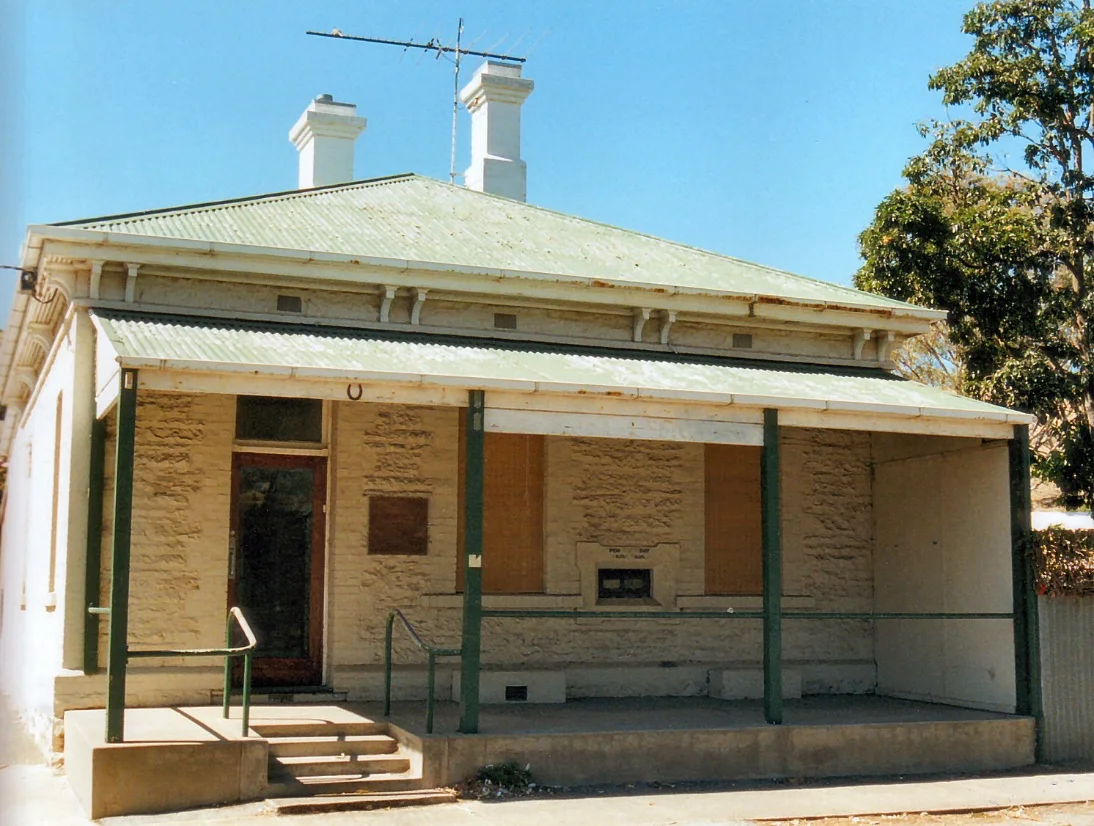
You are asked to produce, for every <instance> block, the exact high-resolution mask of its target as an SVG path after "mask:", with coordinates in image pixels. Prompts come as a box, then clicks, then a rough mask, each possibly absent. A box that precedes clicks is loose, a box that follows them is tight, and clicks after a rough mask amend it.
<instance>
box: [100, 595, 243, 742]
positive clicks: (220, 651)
mask: <svg viewBox="0 0 1094 826" xmlns="http://www.w3.org/2000/svg"><path fill="white" fill-rule="evenodd" d="M95 613H105V611H104V610H103V609H97V610H96V611H95ZM233 619H234V620H235V621H236V624H237V625H238V626H239V630H240V631H242V632H243V636H245V637H246V638H247V644H246V645H238V646H234V647H233V646H232V620H233ZM224 643H225V645H224V648H174V649H159V650H145V651H128V652H127V656H128V657H129V658H130V659H132V658H140V657H224V719H225V720H227V719H228V708H229V706H230V704H231V696H232V658H234V657H243V736H244V737H246V736H247V731H248V729H249V728H250V725H249V724H250V719H251V661H252V658H253V656H254V650H255V648H256V647H257V646H258V638H257V637H255V634H254V631H252V630H251V624H250V623H249V622H247V618H246V617H245V616H243V612H242V611H241V610H240V609H239V608H238V607H234V608H231V609H229V611H228V620H227V623H226V626H225V630H224Z"/></svg>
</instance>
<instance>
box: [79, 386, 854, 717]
mask: <svg viewBox="0 0 1094 826" xmlns="http://www.w3.org/2000/svg"><path fill="white" fill-rule="evenodd" d="M140 398H141V401H140V404H139V407H138V413H137V420H138V427H137V462H136V485H135V501H134V527H133V570H132V603H131V605H132V608H131V632H130V644H131V645H133V646H157V647H159V646H170V647H174V646H187V647H189V646H194V647H196V646H206V645H218V644H219V643H220V639H221V635H222V634H223V622H224V610H225V607H226V571H227V534H228V523H229V504H230V495H231V452H232V435H233V414H234V398H233V397H231V396H213V395H187V394H171V393H142V394H141V397H140ZM330 416H331V422H332V423H331V430H330V433H331V436H330V439H331V441H330V454H331V458H330V470H329V473H330V482H331V483H330V485H329V491H330V502H329V509H328V542H327V544H328V548H327V555H328V561H327V598H326V599H327V604H326V621H325V641H324V656H325V660H326V674H327V679H328V681H329V682H332V683H333V684H334V686H335V687H336V688H338V689H340V690H347V691H350V693H351V695H354V696H372V693H373V691H374V687H375V685H376V674H377V669H378V668H379V666H380V665H381V663H382V658H383V636H384V621H385V619H386V616H387V613H388V612H389V611H390V610H391V609H392V608H400V609H402V610H403V611H404V612H405V613H406V614H407V616H409V617H410V618H411V620H412V621H413V622H414V623H415V625H416V626H417V627H418V629H419V631H420V632H421V634H422V636H423V637H425V638H426V639H428V640H430V641H431V642H434V643H436V644H439V645H446V646H452V647H458V645H459V642H460V616H461V612H460V608H459V604H460V601H459V597H458V595H457V594H456V592H455V584H456V578H455V572H456V548H457V525H458V514H457V507H458V479H457V472H458V434H459V420H458V411H457V410H456V409H455V408H439V407H413V406H400V405H385V404H368V403H352V402H338V403H334V404H333V405H331V407H330ZM870 450H871V447H870V439H869V436H868V435H864V434H857V433H848V432H836V431H819V430H795V429H787V430H785V431H784V435H783V441H782V455H783V486H782V493H783V513H784V521H783V537H784V554H785V588H784V593H785V594H787V595H789V596H792V597H794V598H795V599H796V600H797V601H798V604H799V605H804V606H807V607H815V608H817V609H823V610H841V609H842V610H868V609H869V608H870V607H871V604H872V585H871V583H872V570H873V568H872V564H873V563H872V558H871V549H872V545H873V527H872V526H873V516H872V506H871V495H872V494H871V485H870V456H871V454H870ZM107 451H108V456H112V455H113V439H112V437H111V442H110V444H109V445H108V448H107ZM546 451H547V455H546V474H547V482H546V485H545V500H546V501H545V525H546V535H545V543H544V546H545V595H543V596H540V597H537V598H518V599H517V600H516V602H517V604H521V601H522V599H523V600H525V602H524V604H526V605H530V606H531V605H532V604H533V603H535V604H536V605H539V606H554V605H556V603H557V606H561V605H572V606H574V605H575V604H574V602H573V600H574V598H575V595H578V594H580V593H581V590H582V586H583V583H582V582H581V571H582V559H581V557H580V554H582V553H587V552H588V551H587V549H588V548H589V547H590V546H589V545H587V544H586V543H593V544H594V545H596V546H602V545H622V546H645V547H649V546H660V547H663V548H664V547H671V548H673V549H674V551H673V553H674V556H673V562H672V564H673V565H674V566H675V569H676V582H675V594H676V598H677V599H682V598H689V599H692V600H695V599H700V600H701V599H702V592H703V544H704V542H703V530H704V523H703V498H704V497H703V448H702V446H701V445H694V444H686V443H678V442H653V441H622V440H604V439H586V438H563V437H549V438H548V439H547V441H546ZM108 465H109V463H108ZM108 470H109V469H108ZM110 475H111V474H110V473H109V472H108V477H109V476H110ZM111 490H112V482H111V481H110V480H109V478H108V484H107V504H106V507H105V510H106V516H107V519H106V520H105V522H106V524H105V525H104V548H109V544H108V543H109V536H110V532H111V525H110V520H109V515H110V504H109V503H110V492H111ZM381 493H382V494H392V493H399V494H407V495H414V496H425V497H428V498H429V553H428V555H427V556H422V557H413V556H400V557H395V556H376V555H371V556H370V555H369V553H368V499H369V497H370V496H371V495H374V494H381ZM582 549H586V550H582ZM103 568H104V570H103V583H104V584H103V594H102V600H103V604H107V603H108V600H109V594H108V586H107V583H108V582H109V555H108V554H104V565H103ZM585 568H586V570H588V566H585ZM586 587H587V585H586ZM552 601H555V602H552ZM578 604H580V603H578ZM557 606H556V607H557ZM575 607H576V606H575ZM665 607H668V608H672V607H675V606H672V605H669V606H665ZM103 627H104V632H105V623H103ZM395 639H396V645H395V658H396V662H397V663H400V664H402V665H406V666H414V665H421V664H422V663H423V662H424V657H423V656H422V654H421V652H419V651H418V650H417V649H415V648H414V647H413V646H412V645H411V644H410V643H409V641H408V640H407V639H406V636H405V635H403V634H396V638H395ZM100 651H101V657H102V662H103V663H105V654H106V640H105V633H104V634H103V636H102V638H101V641H100ZM784 651H785V656H786V658H787V659H788V660H793V661H798V662H804V663H809V662H813V663H818V662H819V663H821V664H824V665H825V666H826V667H827V666H829V665H833V664H835V665H838V664H841V663H858V664H863V663H872V660H873V637H872V632H871V630H870V628H869V625H868V624H865V623H857V622H828V621H798V622H793V621H788V622H787V623H786V624H785V639H784ZM760 658H761V625H760V622H759V621H758V620H724V621H717V620H683V619H681V620H633V619H630V620H628V619H618V620H616V619H577V620H566V619H542V620H526V619H519V620H518V619H494V620H487V621H485V623H484V628H483V662H484V663H485V664H486V665H487V666H493V667H498V666H502V665H509V666H512V665H521V666H523V667H531V668H560V667H567V666H570V667H572V666H575V665H576V666H582V665H584V666H586V667H588V666H590V665H593V664H595V665H596V666H599V667H615V666H635V667H641V666H646V667H653V668H656V667H658V666H660V665H662V664H665V663H677V664H681V665H684V664H689V663H691V664H709V665H712V666H714V665H732V664H748V665H758V663H759V662H760ZM156 665H157V664H156V663H152V662H145V663H141V665H140V668H139V669H138V670H139V671H140V672H141V674H142V675H143V674H144V673H145V672H146V670H149V669H154V668H155V667H156ZM163 665H164V666H170V667H171V668H170V669H168V670H164V671H163V672H161V673H162V674H164V675H165V679H170V680H175V681H177V680H178V677H177V676H171V675H172V674H176V673H177V669H178V668H186V667H188V666H190V665H191V664H188V663H185V662H179V661H171V662H170V663H166V662H165V663H163ZM192 667H193V668H194V669H195V671H194V673H195V674H196V673H197V671H196V669H199V668H200V669H204V670H203V672H202V673H204V674H206V675H207V676H206V677H204V678H202V680H197V681H196V682H195V681H194V680H189V681H186V685H187V686H188V688H187V691H188V692H190V693H193V694H195V700H196V699H197V695H199V694H201V692H203V691H208V690H212V689H215V688H216V685H217V677H216V670H215V668H211V667H210V665H209V663H204V662H202V663H198V662H196V661H195V662H193V663H192ZM810 673H812V672H810ZM816 673H817V674H822V675H823V674H828V673H830V672H825V671H824V670H823V669H821V670H820V671H817V672H816ZM803 674H804V676H803V688H804V689H805V690H806V691H807V692H808V691H839V690H845V689H846V688H847V686H846V685H842V684H841V683H840V682H839V680H838V679H837V678H834V677H833V678H831V679H830V680H829V681H828V682H825V679H827V678H824V677H823V676H822V677H816V676H814V677H809V676H808V674H806V673H805V672H803ZM140 679H141V680H144V679H145V678H144V677H143V676H141V677H140ZM598 679H599V678H598ZM612 679H614V678H612ZM810 679H812V680H813V682H812V683H810V682H809V680H810ZM199 683H200V685H199ZM206 683H207V685H206ZM140 684H142V685H143V684H144V683H143V682H142V683H140ZM178 684H179V685H182V683H178ZM149 685H151V684H150V683H149ZM399 685H400V683H399V682H398V681H397V682H396V686H397V690H398V686H399ZM867 687H869V686H867ZM160 688H162V686H161V687H160ZM858 688H859V689H861V688H862V686H858ZM689 690H690V689H689ZM704 690H705V689H704V688H703V687H702V686H698V687H696V688H695V691H696V692H699V693H702V691H704ZM83 691H84V687H82V686H77V685H75V684H73V685H72V686H70V687H66V692H68V693H70V695H71V696H82V695H81V692H83ZM148 691H152V689H151V688H149V689H148ZM411 693H413V692H411ZM149 696H152V695H151V694H150V695H149ZM138 701H140V698H138Z"/></svg>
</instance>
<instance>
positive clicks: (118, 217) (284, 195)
mask: <svg viewBox="0 0 1094 826" xmlns="http://www.w3.org/2000/svg"><path fill="white" fill-rule="evenodd" d="M420 177H422V176H421V175H418V174H416V173H414V172H400V173H397V174H394V175H383V176H380V177H378V178H364V179H362V180H359V181H345V182H343V183H340V184H327V185H326V186H316V187H312V188H310V189H285V190H282V191H280V192H265V193H262V194H260V195H243V196H241V197H237V198H224V199H222V200H218V201H202V202H199V203H196V204H180V205H178V206H172V207H161V208H159V209H147V210H138V211H136V212H120V213H116V214H113V215H100V216H98V217H95V218H78V219H76V220H73V221H55V222H53V223H51V224H48V225H47V226H52V227H78V226H81V225H84V224H100V223H103V222H105V221H122V220H139V219H142V218H152V217H155V216H157V215H166V214H169V213H170V214H174V215H186V214H189V213H193V212H199V211H201V210H208V211H212V210H215V209H218V208H225V207H230V206H234V205H236V204H248V203H261V202H264V201H278V200H282V201H287V200H292V199H295V198H307V197H310V196H312V195H318V194H321V193H324V192H331V191H333V190H336V189H352V188H354V187H366V186H374V185H376V184H385V183H392V182H394V181H400V180H406V179H410V178H420ZM438 183H440V182H439V181H438Z"/></svg>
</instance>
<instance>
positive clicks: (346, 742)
mask: <svg viewBox="0 0 1094 826" xmlns="http://www.w3.org/2000/svg"><path fill="white" fill-rule="evenodd" d="M266 739H267V740H268V742H269V744H270V756H271V757H304V756H308V755H313V756H318V755H324V754H394V753H395V752H397V751H398V750H399V742H398V741H397V740H396V739H395V738H394V737H389V736H388V735H386V734H348V735H345V736H339V735H330V736H317V737H268V738H266Z"/></svg>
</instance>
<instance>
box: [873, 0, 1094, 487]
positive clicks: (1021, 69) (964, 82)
mask: <svg viewBox="0 0 1094 826" xmlns="http://www.w3.org/2000/svg"><path fill="white" fill-rule="evenodd" d="M964 31H965V33H966V34H969V35H972V36H973V38H974V39H975V43H974V46H973V49H972V51H971V52H970V53H969V54H968V55H967V56H966V57H965V58H964V59H963V60H961V61H960V62H958V63H956V64H954V65H953V66H949V67H947V68H944V69H942V70H940V71H939V72H937V73H936V74H935V75H934V76H933V77H931V79H930V87H931V88H932V89H935V90H939V91H941V92H942V95H943V100H944V101H945V103H946V104H947V105H948V106H954V107H960V108H959V111H960V112H961V113H962V114H966V117H963V118H955V119H953V120H950V121H949V122H945V123H939V122H933V123H930V124H927V125H924V126H921V132H922V134H923V135H924V137H926V138H928V139H929V141H930V143H929V145H928V147H927V149H926V150H925V151H924V152H923V153H922V154H921V155H919V156H917V157H914V158H912V159H911V160H910V161H909V162H908V165H907V167H906V168H905V169H904V177H905V179H906V185H905V186H904V187H903V188H901V189H898V190H896V191H894V192H892V193H891V194H890V195H889V196H888V197H886V198H885V200H884V201H883V202H882V203H881V204H880V205H879V206H878V208H877V212H876V214H875V216H874V220H873V222H872V223H871V225H870V226H869V227H868V228H867V229H866V230H865V231H864V232H863V233H862V235H861V236H860V237H859V243H860V246H861V250H862V254H863V258H864V260H865V264H864V266H863V267H862V269H861V270H860V271H859V272H858V273H857V274H856V276H855V283H856V285H857V286H858V287H859V288H861V289H866V290H871V291H873V292H879V293H883V294H885V295H889V296H892V297H894V298H900V299H904V300H909V301H914V302H917V303H924V304H927V305H930V306H936V307H940V308H942V309H945V310H947V311H948V314H949V315H948V322H949V335H950V340H951V342H952V344H953V348H954V355H955V357H956V361H957V362H958V363H960V365H961V367H962V370H961V373H960V374H959V381H960V384H961V389H962V390H963V391H964V392H966V393H968V394H969V395H972V396H976V397H978V398H981V399H984V400H987V401H992V402H996V403H998V404H1003V405H1006V406H1008V407H1014V408H1018V409H1021V410H1027V411H1029V412H1032V413H1034V414H1036V415H1037V418H1038V424H1039V428H1040V430H1041V431H1042V433H1041V435H1042V437H1043V438H1042V439H1041V440H1040V441H1039V444H1040V445H1041V447H1040V449H1039V450H1038V452H1037V454H1036V455H1035V457H1034V470H1035V472H1036V473H1037V474H1038V475H1039V476H1041V477H1042V478H1044V479H1046V480H1048V481H1051V482H1053V483H1055V484H1056V485H1057V486H1058V487H1059V488H1060V490H1061V492H1062V504H1064V505H1066V506H1069V507H1084V506H1085V507H1087V508H1090V507H1091V506H1092V505H1094V356H1092V354H1094V284H1092V280H1094V12H1092V11H1091V8H1090V0H996V1H995V2H983V3H980V4H979V5H977V6H976V7H975V8H973V9H972V11H970V12H969V13H968V14H967V15H966V16H965V21H964ZM1018 150H1020V151H1018ZM1012 154H1016V155H1019V156H1020V160H1018V161H1013V162H1012V161H1010V160H1008V159H1009V158H1010V156H1011V155H1012Z"/></svg>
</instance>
